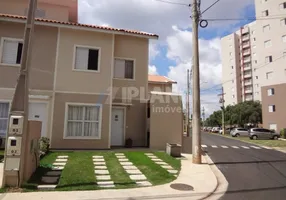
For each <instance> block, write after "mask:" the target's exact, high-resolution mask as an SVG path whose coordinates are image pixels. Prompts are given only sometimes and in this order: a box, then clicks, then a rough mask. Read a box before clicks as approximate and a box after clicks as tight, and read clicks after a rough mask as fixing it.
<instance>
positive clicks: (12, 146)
mask: <svg viewBox="0 0 286 200" xmlns="http://www.w3.org/2000/svg"><path fill="white" fill-rule="evenodd" d="M7 142H8V143H7V156H19V155H21V146H22V137H13V136H10V137H8V140H7Z"/></svg>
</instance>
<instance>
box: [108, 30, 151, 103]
mask: <svg viewBox="0 0 286 200" xmlns="http://www.w3.org/2000/svg"><path fill="white" fill-rule="evenodd" d="M148 50H149V41H148V39H145V38H136V37H130V36H123V35H116V36H115V43H114V57H115V58H127V59H132V60H135V77H134V78H135V80H127V79H113V87H114V88H117V89H118V90H117V93H116V94H114V95H115V97H116V98H126V97H124V96H123V95H122V94H123V92H122V88H123V87H125V88H126V87H131V88H132V87H135V88H137V89H138V90H140V94H139V95H138V96H137V97H135V98H134V99H146V98H147V92H148V91H147V90H148V60H149V59H148V56H149V53H148ZM114 92H115V90H114Z"/></svg>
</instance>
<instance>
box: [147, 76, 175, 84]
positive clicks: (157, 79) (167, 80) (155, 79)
mask: <svg viewBox="0 0 286 200" xmlns="http://www.w3.org/2000/svg"><path fill="white" fill-rule="evenodd" d="M148 81H149V82H157V83H177V82H176V81H174V80H172V79H170V78H168V77H166V76H159V75H148Z"/></svg>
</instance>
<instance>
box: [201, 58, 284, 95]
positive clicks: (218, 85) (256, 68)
mask: <svg viewBox="0 0 286 200" xmlns="http://www.w3.org/2000/svg"><path fill="white" fill-rule="evenodd" d="M284 57H285V56H284V55H282V56H281V57H278V58H276V59H275V60H273V62H269V63H266V64H263V65H261V66H259V67H255V68H254V69H255V70H258V69H261V68H263V67H266V66H267V65H270V64H271V63H274V62H276V61H277V60H280V59H282V58H284ZM240 76H241V74H238V75H237V76H236V77H234V79H230V80H228V81H225V82H223V83H220V84H217V85H214V86H213V87H211V88H207V89H204V90H201V92H205V91H208V90H212V89H214V88H216V87H221V86H222V85H223V84H225V83H228V82H230V81H233V80H236V79H238V78H239V77H240Z"/></svg>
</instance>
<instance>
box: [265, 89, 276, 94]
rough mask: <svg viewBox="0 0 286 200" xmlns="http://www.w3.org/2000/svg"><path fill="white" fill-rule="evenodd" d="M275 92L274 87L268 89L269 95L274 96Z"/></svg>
mask: <svg viewBox="0 0 286 200" xmlns="http://www.w3.org/2000/svg"><path fill="white" fill-rule="evenodd" d="M274 94H275V91H274V88H269V89H267V95H268V96H273V95H274Z"/></svg>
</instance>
